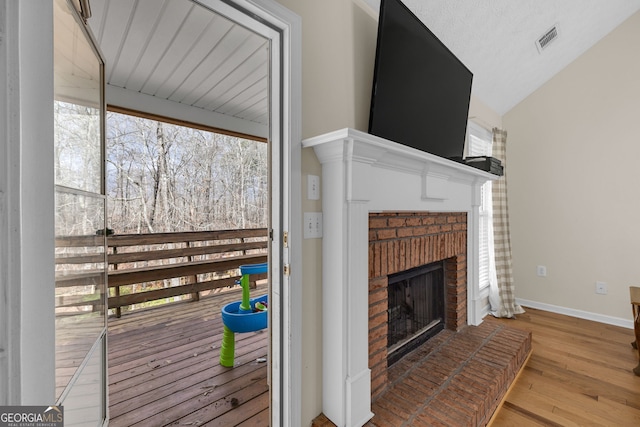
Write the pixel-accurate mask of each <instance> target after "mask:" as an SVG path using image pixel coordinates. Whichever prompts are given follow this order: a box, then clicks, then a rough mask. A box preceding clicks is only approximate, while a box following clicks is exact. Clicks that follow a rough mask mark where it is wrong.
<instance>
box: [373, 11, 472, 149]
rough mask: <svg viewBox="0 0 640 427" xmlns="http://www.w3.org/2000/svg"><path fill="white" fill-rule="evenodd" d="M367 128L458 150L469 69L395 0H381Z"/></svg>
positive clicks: (421, 144)
mask: <svg viewBox="0 0 640 427" xmlns="http://www.w3.org/2000/svg"><path fill="white" fill-rule="evenodd" d="M377 43H378V44H377V48H376V60H375V69H374V78H373V92H372V96H371V111H370V115H369V133H370V134H373V135H377V136H380V137H382V138H385V139H389V140H391V141H395V142H398V143H400V144H404V145H407V146H410V147H413V148H416V149H418V150H422V151H426V152H428V153H431V154H435V155H438V156H441V157H445V158H454V157H461V156H462V155H463V150H464V141H465V134H466V129H467V119H468V114H469V100H470V97H471V83H472V80H473V74H472V73H471V71H469V70H468V69H467V67H465V65H464V64H463V63H462V62H461V61H460V60H458V58H456V56H455V55H454V54H453V53H452V52H451V51H450V50H449V49H448V48H447V47H446V46H445V45H444V44H443V43H442V42H440V40H439V39H438V38H437V37H436V36H435V35H434V34H433V33H432V32H431V31H430V30H429V29H428V28H427V27H426V26H425V25H424V24H423V23H422V21H420V20H419V19H418V18H417V17H416V16H415V15H414V14H413V13H412V12H411V11H410V10H409V9H408V8H407V7H406V6H405V5H404V4H403V3H402V2H401V1H400V0H382V1H381V2H380V18H379V22H378V41H377Z"/></svg>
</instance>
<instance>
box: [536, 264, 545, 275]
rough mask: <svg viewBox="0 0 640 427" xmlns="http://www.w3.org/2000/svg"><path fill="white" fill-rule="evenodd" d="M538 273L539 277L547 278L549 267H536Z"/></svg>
mask: <svg viewBox="0 0 640 427" xmlns="http://www.w3.org/2000/svg"><path fill="white" fill-rule="evenodd" d="M536 273H537V274H538V276H540V277H546V276H547V267H546V266H544V265H539V266H537V267H536Z"/></svg>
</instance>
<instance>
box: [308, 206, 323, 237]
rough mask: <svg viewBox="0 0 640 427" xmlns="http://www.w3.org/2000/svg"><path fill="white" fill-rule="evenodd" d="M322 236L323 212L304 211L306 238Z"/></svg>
mask: <svg viewBox="0 0 640 427" xmlns="http://www.w3.org/2000/svg"><path fill="white" fill-rule="evenodd" d="M319 237H322V212H305V213H304V238H305V239H317V238H319Z"/></svg>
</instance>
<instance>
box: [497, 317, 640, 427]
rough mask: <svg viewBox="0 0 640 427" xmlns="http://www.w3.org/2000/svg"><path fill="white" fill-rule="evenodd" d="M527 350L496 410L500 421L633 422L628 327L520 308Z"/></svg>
mask: <svg viewBox="0 0 640 427" xmlns="http://www.w3.org/2000/svg"><path fill="white" fill-rule="evenodd" d="M525 309H526V313H525V314H522V315H519V316H518V318H517V319H516V320H505V319H501V320H500V322H504V323H506V324H508V325H510V326H512V327H516V328H520V329H524V330H527V331H531V332H532V334H533V354H532V356H531V358H530V360H529V362H528V364H527V366H526V367H525V368H524V370H523V371H522V372H521V375H520V377H519V378H518V380H517V381H516V382H515V383H514V385H513V387H512V389H511V391H510V392H509V394H508V395H507V398H506V400H505V402H504V405H503V406H502V408H501V409H500V410H499V411H498V413H497V414H496V416H495V418H494V420H493V424H491V425H492V427H501V426H518V427H520V426H523V427H526V426H639V425H640V377H638V376H635V375H634V374H633V372H631V370H632V369H633V368H634V367H635V366H636V365H637V364H638V352H637V351H636V350H634V349H633V348H632V347H631V345H630V342H631V341H632V340H633V338H634V336H633V331H632V330H630V329H625V328H620V327H616V326H610V325H605V324H602V323H596V322H591V321H588V320H583V319H577V318H573V317H568V316H563V315H559V314H554V313H549V312H545V311H541V310H535V309H532V308H525Z"/></svg>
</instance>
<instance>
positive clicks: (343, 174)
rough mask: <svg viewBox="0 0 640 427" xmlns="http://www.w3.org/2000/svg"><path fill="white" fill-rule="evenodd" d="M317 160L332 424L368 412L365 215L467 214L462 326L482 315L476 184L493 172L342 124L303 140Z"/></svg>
mask: <svg viewBox="0 0 640 427" xmlns="http://www.w3.org/2000/svg"><path fill="white" fill-rule="evenodd" d="M302 145H303V147H312V148H313V149H314V151H315V153H316V156H317V157H318V160H319V161H320V163H321V164H322V185H321V188H322V212H323V234H324V236H323V242H322V258H323V261H322V327H323V332H322V333H323V343H322V361H323V391H322V393H323V408H322V411H323V413H324V414H325V415H326V416H327V417H328V418H329V419H330V420H331V421H333V422H334V423H335V424H336V425H338V426H340V427H341V426H362V425H364V424H365V423H366V422H367V421H368V420H369V419H370V418H371V417H372V416H373V414H372V413H371V374H370V370H369V366H368V364H369V355H368V336H369V326H368V319H369V316H368V307H369V305H368V295H369V282H368V265H369V264H368V245H369V229H368V224H369V212H383V211H393V212H399V211H431V212H466V213H467V221H468V223H467V323H469V324H473V325H478V324H480V323H481V322H482V318H483V317H484V316H485V315H486V314H487V307H486V296H487V295H486V292H487V291H486V290H485V291H484V292H481V291H480V289H479V284H478V253H479V249H478V248H479V237H478V210H479V203H480V187H481V186H482V184H484V183H485V182H486V181H488V180H495V179H497V178H498V177H497V176H495V175H492V174H490V173H488V172H484V171H481V170H478V169H475V168H472V167H469V166H466V165H463V164H460V163H457V162H454V161H450V160H447V159H443V158H441V157H438V156H434V155H432V154H428V153H424V152H422V151H419V150H416V149H413V148H410V147H407V146H404V145H401V144H398V143H396V142H392V141H389V140H386V139H383V138H379V137H376V136H373V135H369V134H367V133H364V132H360V131H357V130H353V129H342V130H338V131H335V132H332V133H328V134H325V135H321V136H317V137H314V138H310V139H306V140H304V141H303V142H302Z"/></svg>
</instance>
